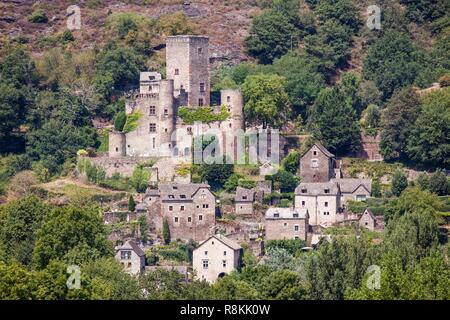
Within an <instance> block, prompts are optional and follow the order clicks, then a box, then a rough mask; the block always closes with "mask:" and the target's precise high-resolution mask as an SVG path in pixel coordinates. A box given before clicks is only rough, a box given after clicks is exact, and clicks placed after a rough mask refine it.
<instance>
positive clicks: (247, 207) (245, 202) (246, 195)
mask: <svg viewBox="0 0 450 320" xmlns="http://www.w3.org/2000/svg"><path fill="white" fill-rule="evenodd" d="M254 200H255V191H254V189H246V188H242V187H237V188H236V195H235V197H234V205H235V212H236V214H244V215H251V214H252V213H253V202H254Z"/></svg>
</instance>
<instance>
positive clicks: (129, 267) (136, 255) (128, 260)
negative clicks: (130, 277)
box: [115, 240, 145, 274]
mask: <svg viewBox="0 0 450 320" xmlns="http://www.w3.org/2000/svg"><path fill="white" fill-rule="evenodd" d="M115 257H116V260H117V261H119V262H120V263H121V264H122V266H123V267H124V268H125V271H127V272H128V273H130V274H139V273H141V272H142V271H143V270H144V268H145V252H144V251H143V250H142V249H141V248H140V247H139V246H138V245H137V244H136V243H135V242H134V241H131V240H129V241H127V242H125V244H123V245H122V246H119V247H116V256H115Z"/></svg>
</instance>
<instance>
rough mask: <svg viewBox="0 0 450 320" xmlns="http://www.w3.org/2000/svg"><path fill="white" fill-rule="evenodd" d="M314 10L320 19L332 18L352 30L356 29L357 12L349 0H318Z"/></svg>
mask: <svg viewBox="0 0 450 320" xmlns="http://www.w3.org/2000/svg"><path fill="white" fill-rule="evenodd" d="M315 12H316V14H317V16H318V17H319V19H320V20H321V21H327V20H334V21H336V22H338V23H339V24H341V25H343V26H346V27H348V28H349V29H350V30H351V31H352V32H356V31H357V30H358V27H359V24H360V21H359V13H358V9H357V8H356V7H355V5H354V3H353V1H351V0H338V1H336V0H325V1H320V2H319V4H318V5H317V7H316V10H315Z"/></svg>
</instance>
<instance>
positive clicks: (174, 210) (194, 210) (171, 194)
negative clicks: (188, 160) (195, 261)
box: [144, 183, 216, 241]
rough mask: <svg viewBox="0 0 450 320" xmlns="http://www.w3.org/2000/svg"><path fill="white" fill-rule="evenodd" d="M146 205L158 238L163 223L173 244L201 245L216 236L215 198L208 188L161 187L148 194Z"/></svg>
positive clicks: (188, 186) (169, 185) (166, 185)
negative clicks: (191, 243)
mask: <svg viewBox="0 0 450 320" xmlns="http://www.w3.org/2000/svg"><path fill="white" fill-rule="evenodd" d="M144 202H145V203H146V204H147V207H148V209H147V210H148V216H149V221H151V223H153V224H154V228H155V230H156V232H157V233H158V234H162V230H163V223H164V220H166V221H167V222H168V224H169V229H170V235H171V239H172V240H175V239H180V240H183V241H188V240H190V239H193V240H195V241H201V240H204V239H206V238H207V237H208V236H209V235H211V234H213V233H214V227H215V216H216V198H215V196H214V195H213V194H212V192H211V190H210V187H209V185H207V184H202V183H189V184H177V183H166V184H159V187H158V189H148V190H147V192H146V194H145V197H144Z"/></svg>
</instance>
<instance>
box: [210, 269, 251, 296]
mask: <svg viewBox="0 0 450 320" xmlns="http://www.w3.org/2000/svg"><path fill="white" fill-rule="evenodd" d="M212 292H213V295H212V296H213V297H214V299H217V300H255V299H259V294H258V291H257V290H256V289H255V288H254V287H253V286H251V285H250V284H249V283H247V282H246V281H243V280H240V279H239V278H238V277H237V276H235V275H234V276H231V275H227V276H225V277H223V278H220V279H219V280H218V281H216V282H215V283H214V285H213V286H212Z"/></svg>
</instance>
